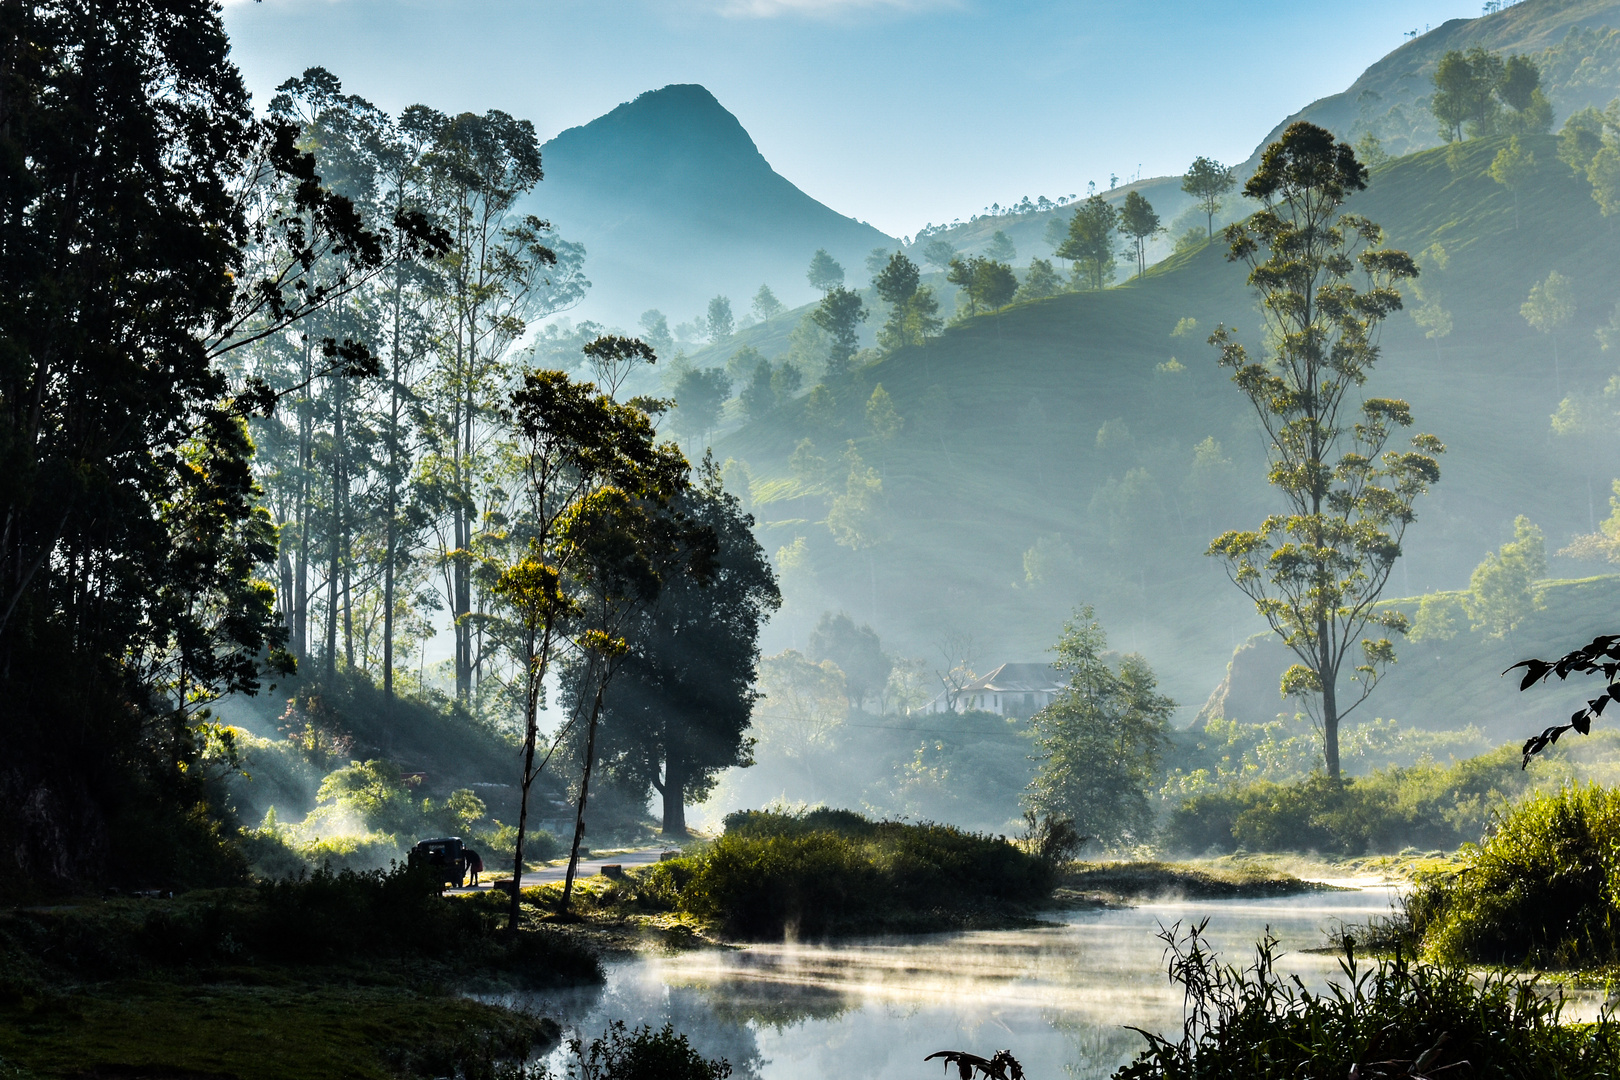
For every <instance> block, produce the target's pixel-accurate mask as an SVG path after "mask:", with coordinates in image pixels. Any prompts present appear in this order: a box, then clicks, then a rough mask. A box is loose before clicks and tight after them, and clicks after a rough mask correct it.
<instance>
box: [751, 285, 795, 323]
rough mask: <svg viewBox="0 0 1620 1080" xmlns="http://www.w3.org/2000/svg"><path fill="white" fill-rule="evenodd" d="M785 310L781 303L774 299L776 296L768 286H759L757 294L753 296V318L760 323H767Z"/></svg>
mask: <svg viewBox="0 0 1620 1080" xmlns="http://www.w3.org/2000/svg"><path fill="white" fill-rule="evenodd" d="M786 310H787V308H786V307H785V306H784V305H783V303H782V301H780V300H778V299H777V298H776V294H775V293H774V292H772V291H771V287H770V286H769V285H761V286H760V287H759V292H757V293H755V294H754V303H753V311H754V318H756V319H758V320H759V321H760V322H763V323H768V322H770V321H771V320H772V319H774V318H776V317H777V316H778V315H780V314H782V312H784V311H786Z"/></svg>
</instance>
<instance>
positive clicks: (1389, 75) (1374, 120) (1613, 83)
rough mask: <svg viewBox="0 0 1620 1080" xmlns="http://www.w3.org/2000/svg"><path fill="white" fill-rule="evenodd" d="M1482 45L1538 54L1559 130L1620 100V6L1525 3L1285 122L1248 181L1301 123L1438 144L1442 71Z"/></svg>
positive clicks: (1389, 63) (1392, 58)
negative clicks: (1445, 62) (1589, 110)
mask: <svg viewBox="0 0 1620 1080" xmlns="http://www.w3.org/2000/svg"><path fill="white" fill-rule="evenodd" d="M1476 45H1477V46H1481V47H1483V48H1486V49H1490V50H1492V51H1494V52H1499V53H1503V54H1507V53H1529V54H1530V55H1532V56H1534V57H1535V58H1536V60H1537V62H1538V64H1539V65H1540V67H1541V71H1542V82H1543V87H1544V89H1545V90H1546V91H1547V96H1548V98H1549V99H1550V100H1551V101H1552V103H1553V110H1554V115H1555V117H1556V120H1557V122H1558V123H1559V124H1562V123H1563V121H1564V118H1565V117H1567V116H1568V115H1569V114H1570V113H1572V112H1574V111H1576V110H1577V109H1583V108H1585V107H1586V106H1588V105H1596V106H1598V107H1599V108H1601V107H1603V106H1604V105H1606V104H1607V103H1608V102H1610V101H1612V100H1613V99H1614V98H1615V97H1616V96H1617V95H1620V3H1616V2H1615V0H1522V2H1521V3H1518V4H1514V5H1513V6H1511V7H1507V8H1504V9H1502V10H1501V11H1498V12H1495V13H1494V14H1491V15H1485V16H1482V17H1480V18H1477V19H1452V20H1450V21H1448V22H1445V23H1442V24H1441V25H1439V26H1437V27H1435V28H1434V29H1433V30H1430V31H1429V32H1428V33H1426V34H1423V35H1421V36H1419V37H1416V38H1414V39H1412V40H1411V41H1409V42H1407V43H1406V44H1405V45H1402V46H1401V47H1400V48H1398V49H1396V50H1395V51H1394V52H1392V53H1390V54H1389V55H1388V56H1386V57H1384V58H1383V59H1382V60H1380V61H1378V63H1376V64H1374V65H1372V66H1371V67H1369V68H1368V69H1367V70H1366V71H1365V72H1363V73H1362V75H1361V77H1360V78H1358V79H1357V80H1356V81H1355V82H1353V83H1351V84H1350V86H1349V87H1348V88H1347V89H1346V90H1345V91H1344V92H1343V93H1339V94H1334V95H1332V96H1331V97H1325V98H1321V99H1319V100H1317V101H1313V102H1312V103H1311V104H1309V105H1307V106H1306V107H1305V108H1303V109H1301V110H1300V111H1299V112H1297V113H1294V114H1293V115H1292V116H1289V117H1288V118H1287V119H1285V120H1283V121H1282V122H1281V123H1279V124H1278V125H1277V126H1276V128H1274V129H1273V130H1272V131H1271V133H1270V134H1268V135H1267V136H1266V137H1265V138H1264V139H1262V140H1261V141H1260V145H1259V146H1257V147H1255V152H1254V154H1253V155H1252V156H1251V157H1250V158H1249V160H1248V161H1247V162H1245V163H1244V165H1243V168H1242V173H1243V175H1244V176H1247V175H1248V174H1249V173H1251V172H1253V171H1254V167H1255V165H1257V164H1258V163H1259V160H1260V152H1261V151H1262V150H1264V149H1265V147H1266V144H1267V143H1270V142H1272V141H1273V140H1274V139H1276V137H1277V136H1278V135H1279V134H1281V133H1282V131H1283V129H1284V128H1286V127H1287V126H1288V125H1289V124H1291V123H1293V122H1294V121H1296V120H1309V121H1311V122H1312V123H1315V124H1320V125H1322V126H1323V127H1325V128H1328V129H1329V130H1331V131H1332V132H1333V133H1334V134H1336V135H1338V136H1339V137H1340V138H1349V139H1354V138H1356V137H1358V136H1359V135H1360V134H1361V132H1362V131H1363V130H1370V131H1372V132H1373V133H1374V134H1376V135H1377V136H1378V137H1379V138H1380V139H1382V140H1383V142H1384V148H1385V150H1387V151H1389V152H1390V153H1393V154H1408V153H1411V152H1413V151H1415V150H1422V149H1426V148H1428V147H1431V146H1435V145H1438V144H1439V142H1440V136H1439V134H1438V131H1437V125H1436V123H1435V121H1434V117H1433V116H1432V115H1431V114H1430V112H1429V98H1430V97H1431V96H1432V94H1433V93H1434V82H1433V79H1434V71H1435V68H1436V66H1437V65H1438V64H1439V63H1440V57H1441V56H1442V55H1444V54H1445V53H1446V52H1448V51H1450V50H1452V49H1458V50H1466V49H1470V48H1472V47H1474V46H1476Z"/></svg>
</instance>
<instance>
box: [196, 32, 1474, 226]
mask: <svg viewBox="0 0 1620 1080" xmlns="http://www.w3.org/2000/svg"><path fill="white" fill-rule="evenodd" d="M1478 14H1479V4H1478V3H1477V2H1473V0H1470V2H1462V0H1405V2H1396V0H1364V2H1362V3H1360V4H1357V5H1344V4H1327V3H1320V2H1316V0H1293V2H1283V0H1256V2H1247V3H1211V2H1208V0H1203V2H1195V0H1162V2H1158V3H1152V4H1147V3H1127V2H1100V0H1071V2H1068V3H1056V2H1045V0H1026V2H1022V3H1009V2H992V0H595V2H576V0H541V2H519V0H263V2H250V0H230V2H228V3H227V4H226V7H225V22H226V26H227V28H228V29H229V31H230V34H231V38H232V41H233V48H234V54H235V57H236V60H237V62H238V63H239V64H240V65H241V67H242V69H243V72H244V73H245V75H246V77H247V80H248V85H249V87H250V88H251V89H252V90H253V92H254V97H255V100H256V101H258V102H260V103H261V104H262V103H263V101H264V100H266V98H267V97H268V93H269V91H270V90H272V89H273V88H274V86H275V85H276V84H277V83H279V82H280V81H281V80H282V79H284V78H286V77H287V76H288V75H291V74H294V73H296V72H299V71H302V70H303V69H304V68H306V67H309V66H311V65H321V66H324V67H326V68H328V69H330V70H331V71H333V72H334V73H335V74H337V75H338V76H339V77H340V78H341V79H342V80H343V82H344V85H345V88H346V89H347V90H348V91H349V92H351V93H357V94H360V95H362V96H364V97H366V98H369V99H370V100H372V101H373V102H375V103H376V104H378V105H380V106H382V107H384V108H387V109H389V110H390V111H396V112H397V111H398V110H399V109H401V108H403V107H404V106H406V105H410V104H413V103H415V102H423V103H425V104H429V105H432V106H434V107H435V108H438V109H442V110H446V111H462V110H474V111H483V110H484V109H489V108H500V109H505V110H506V111H508V112H510V113H513V114H515V115H518V116H522V117H526V118H528V119H530V120H532V121H533V122H534V124H535V127H536V128H537V129H538V130H539V132H540V134H541V137H542V138H549V137H550V136H552V135H554V134H556V133H557V132H559V131H561V130H563V129H565V128H568V127H573V126H575V125H577V124H583V123H586V122H588V121H590V120H591V119H593V118H594V117H596V116H599V115H601V114H602V113H604V112H606V111H608V110H609V109H611V108H613V107H614V106H615V105H618V104H619V103H620V102H623V101H627V100H629V99H631V98H633V97H635V96H636V95H637V94H638V93H640V92H642V91H644V90H649V89H653V88H656V87H660V86H664V85H667V84H669V83H674V82H697V83H702V84H703V85H705V86H707V87H708V88H709V89H710V90H711V91H713V92H714V94H715V96H716V97H717V98H719V99H720V102H721V103H722V104H723V105H725V106H726V107H727V108H728V109H730V110H731V111H732V112H733V113H735V114H736V115H737V117H738V119H739V120H741V121H742V124H743V126H744V127H745V128H747V129H748V131H749V133H750V134H752V135H753V137H754V141H755V142H756V143H757V144H758V145H759V148H760V150H761V152H762V153H764V155H765V157H766V158H767V159H768V160H769V161H770V162H771V164H772V165H773V166H775V168H776V170H777V171H778V172H780V173H782V174H783V175H784V176H786V177H787V178H788V179H790V180H792V181H793V182H794V183H796V184H798V185H799V186H800V187H801V188H803V189H804V190H805V191H807V192H809V193H810V194H811V195H813V196H815V197H816V198H818V199H820V200H821V201H823V202H825V203H827V204H828V205H829V206H832V207H833V208H835V209H837V210H839V211H840V212H842V213H845V214H850V215H852V216H854V217H857V218H860V219H862V220H865V221H870V222H871V223H872V224H874V225H876V226H878V227H879V228H880V229H883V230H884V231H885V232H888V233H890V234H891V235H900V234H905V233H912V232H915V231H916V229H917V228H919V227H920V226H922V225H923V224H924V223H926V222H940V221H949V220H951V219H952V218H955V217H964V218H965V217H967V216H968V215H970V214H972V213H974V212H976V211H977V210H978V209H980V208H981V207H983V206H986V205H988V204H989V203H991V202H1002V203H1006V202H1008V201H1009V200H1016V199H1018V198H1019V197H1021V196H1023V195H1029V196H1031V197H1034V196H1038V195H1043V194H1044V195H1048V196H1051V197H1053V198H1056V197H1057V196H1059V195H1066V194H1070V193H1075V192H1082V191H1084V190H1085V185H1086V183H1087V181H1090V180H1096V181H1098V182H1099V184H1101V185H1102V186H1106V185H1107V181H1108V176H1109V174H1110V173H1111V172H1112V173H1116V174H1118V175H1120V176H1122V177H1124V176H1129V175H1132V174H1134V173H1136V171H1137V170H1138V168H1140V169H1141V172H1142V175H1144V176H1152V175H1158V174H1165V173H1176V172H1180V171H1182V170H1183V169H1184V168H1185V167H1186V165H1187V163H1188V162H1189V161H1191V160H1192V158H1193V157H1195V156H1196V155H1198V154H1208V155H1210V156H1213V157H1216V158H1219V159H1221V160H1223V161H1228V162H1231V161H1238V160H1242V159H1243V158H1245V157H1247V156H1248V154H1249V152H1250V151H1251V150H1252V149H1253V148H1254V146H1255V144H1256V143H1257V142H1258V141H1259V140H1260V139H1261V138H1263V137H1264V136H1265V134H1266V132H1268V131H1269V130H1270V129H1271V127H1272V126H1273V125H1274V124H1275V123H1276V122H1277V121H1279V120H1281V119H1282V118H1283V117H1284V116H1286V115H1287V114H1288V113H1290V112H1292V111H1294V110H1295V109H1297V108H1299V107H1300V106H1302V105H1305V104H1306V103H1308V102H1310V101H1312V100H1314V99H1315V98H1318V97H1321V96H1323V95H1326V94H1330V93H1334V92H1337V91H1339V90H1342V89H1343V88H1344V87H1345V86H1347V85H1348V84H1349V83H1350V82H1351V81H1352V80H1353V79H1354V78H1355V77H1356V75H1357V74H1359V73H1360V72H1361V70H1362V69H1363V68H1365V67H1366V66H1367V65H1368V64H1371V63H1372V62H1373V61H1375V60H1377V59H1378V58H1379V57H1380V56H1383V55H1384V54H1385V53H1387V52H1389V51H1390V50H1392V49H1394V48H1396V47H1397V46H1399V45H1400V44H1401V43H1402V41H1403V40H1404V39H1403V38H1402V34H1403V33H1404V32H1405V31H1408V30H1413V29H1416V30H1420V31H1421V30H1422V29H1423V28H1424V27H1425V26H1426V25H1435V26H1438V25H1439V24H1440V23H1441V22H1443V21H1445V20H1446V19H1451V18H1459V17H1463V18H1468V17H1473V16H1476V15H1478ZM542 192H543V188H542Z"/></svg>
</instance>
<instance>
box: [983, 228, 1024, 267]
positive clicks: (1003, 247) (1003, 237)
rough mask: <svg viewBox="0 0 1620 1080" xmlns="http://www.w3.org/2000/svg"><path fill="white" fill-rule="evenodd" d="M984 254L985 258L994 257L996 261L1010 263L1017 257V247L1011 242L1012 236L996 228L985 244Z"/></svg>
mask: <svg viewBox="0 0 1620 1080" xmlns="http://www.w3.org/2000/svg"><path fill="white" fill-rule="evenodd" d="M984 254H985V257H986V258H990V259H994V260H996V262H1004V263H1010V262H1012V261H1013V260H1014V259H1016V258H1018V248H1017V246H1016V245H1014V244H1013V242H1012V237H1010V236H1008V235H1007V234H1006V233H1004V232H1002V231H1001V230H1000V229H997V230H996V234H995V235H994V236H992V237H991V238H990V242H989V243H988V244H986V245H985V247H984Z"/></svg>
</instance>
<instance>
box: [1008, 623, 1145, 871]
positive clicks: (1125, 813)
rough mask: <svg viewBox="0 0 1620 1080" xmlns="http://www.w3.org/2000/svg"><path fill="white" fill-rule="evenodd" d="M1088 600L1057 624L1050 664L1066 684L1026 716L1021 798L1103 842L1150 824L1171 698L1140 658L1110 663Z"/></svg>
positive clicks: (1140, 834) (1138, 833)
mask: <svg viewBox="0 0 1620 1080" xmlns="http://www.w3.org/2000/svg"><path fill="white" fill-rule="evenodd" d="M1107 644H1108V640H1107V637H1106V635H1105V634H1104V633H1103V629H1102V626H1101V625H1100V624H1099V623H1098V622H1097V620H1096V619H1095V618H1094V617H1093V615H1092V611H1091V609H1090V608H1082V609H1081V610H1080V611H1079V612H1078V613H1076V615H1075V617H1074V618H1073V619H1071V620H1070V621H1069V622H1068V623H1067V624H1066V625H1065V626H1064V628H1063V637H1062V638H1061V639H1059V641H1058V643H1057V646H1056V649H1055V651H1056V652H1057V654H1058V659H1057V661H1056V663H1055V664H1054V666H1055V667H1057V668H1058V670H1060V671H1061V672H1063V673H1064V674H1065V675H1067V676H1068V680H1069V684H1068V686H1067V687H1065V688H1064V690H1063V692H1062V693H1060V694H1059V695H1058V696H1057V698H1056V699H1055V700H1054V701H1053V702H1052V703H1051V704H1050V705H1048V706H1046V707H1045V708H1044V709H1042V710H1041V711H1040V712H1039V713H1037V714H1036V715H1035V718H1034V720H1032V721H1031V725H1030V726H1031V728H1032V729H1033V731H1034V733H1035V744H1036V747H1037V748H1038V749H1037V760H1038V765H1037V767H1036V772H1035V779H1034V781H1033V782H1032V783H1031V784H1030V790H1029V793H1028V795H1027V796H1026V802H1027V803H1028V804H1029V806H1030V808H1031V809H1032V810H1034V811H1036V812H1037V813H1040V814H1044V815H1050V816H1055V817H1063V818H1068V819H1070V820H1072V821H1073V823H1074V827H1075V828H1076V829H1077V830H1079V832H1080V833H1081V834H1082V835H1084V836H1085V837H1086V838H1087V839H1088V840H1090V841H1092V842H1094V843H1097V844H1100V845H1102V846H1104V847H1119V846H1122V845H1129V844H1140V843H1144V842H1146V841H1147V840H1148V838H1149V837H1150V836H1151V834H1152V830H1153V810H1152V806H1151V804H1150V803H1149V801H1148V794H1147V793H1148V791H1149V789H1150V788H1152V787H1154V786H1155V785H1156V781H1157V774H1158V769H1159V761H1160V757H1161V755H1162V753H1163V750H1164V746H1165V744H1166V742H1167V735H1168V729H1169V722H1170V716H1171V713H1172V710H1173V709H1174V708H1175V705H1174V703H1173V702H1171V701H1170V699H1169V698H1166V697H1164V696H1162V695H1160V694H1158V693H1157V692H1156V686H1157V681H1156V680H1155V679H1154V676H1153V672H1152V670H1151V669H1150V668H1149V667H1148V665H1147V661H1146V660H1145V659H1143V658H1142V657H1141V656H1139V655H1137V654H1134V653H1133V654H1131V655H1129V656H1126V657H1125V658H1124V659H1122V660H1121V661H1120V662H1119V667H1118V670H1117V671H1116V670H1115V669H1114V668H1113V667H1112V666H1111V665H1110V664H1109V663H1108V662H1107V661H1106V660H1105V659H1104V658H1103V651H1104V649H1105V648H1106V647H1107Z"/></svg>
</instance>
